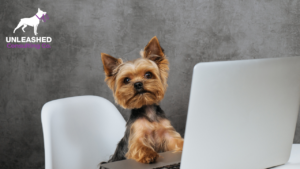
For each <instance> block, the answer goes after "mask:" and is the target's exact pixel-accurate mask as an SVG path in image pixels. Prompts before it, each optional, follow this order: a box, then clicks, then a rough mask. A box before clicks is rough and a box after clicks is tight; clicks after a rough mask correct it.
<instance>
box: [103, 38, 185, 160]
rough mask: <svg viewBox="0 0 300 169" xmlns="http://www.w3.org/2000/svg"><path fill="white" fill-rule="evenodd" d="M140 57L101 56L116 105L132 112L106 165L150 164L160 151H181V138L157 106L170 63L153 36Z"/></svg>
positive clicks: (164, 85) (164, 88) (165, 87)
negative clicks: (112, 163)
mask: <svg viewBox="0 0 300 169" xmlns="http://www.w3.org/2000/svg"><path fill="white" fill-rule="evenodd" d="M140 55H141V58H138V59H136V60H133V61H128V62H123V61H122V59H120V58H119V59H117V58H114V57H112V56H110V55H108V54H105V53H101V59H102V62H103V67H104V72H105V75H106V78H105V81H106V83H107V85H108V87H109V88H110V89H111V90H112V92H113V96H114V99H115V102H116V103H117V104H119V105H120V106H122V107H123V108H125V109H132V110H131V115H130V118H129V120H128V121H127V124H126V131H125V134H124V137H123V138H122V139H121V140H120V142H119V143H118V145H117V148H116V150H115V153H114V154H113V155H112V156H111V158H110V159H109V161H108V162H113V161H119V160H124V159H134V160H136V161H138V162H141V163H153V162H155V160H156V159H157V158H158V157H159V155H158V153H159V152H165V151H182V147H183V138H182V137H181V136H180V134H179V133H178V132H176V131H175V129H174V127H173V126H172V125H171V123H170V121H169V120H168V119H167V118H166V116H165V113H164V112H163V110H162V109H161V108H160V106H159V102H160V101H161V100H162V99H163V98H164V94H165V92H166V89H167V78H168V71H169V62H168V60H167V58H166V56H165V54H164V50H163V48H162V47H161V46H160V44H159V41H158V39H157V38H156V36H155V37H153V38H152V39H151V40H150V41H149V43H148V44H147V46H146V47H145V48H144V50H143V51H141V52H140Z"/></svg>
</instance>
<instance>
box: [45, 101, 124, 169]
mask: <svg viewBox="0 0 300 169" xmlns="http://www.w3.org/2000/svg"><path fill="white" fill-rule="evenodd" d="M42 125H43V133H44V146H45V169H97V168H99V163H100V162H102V161H107V160H108V159H109V156H110V155H112V154H113V153H114V151H115V149H116V146H117V144H118V142H119V141H120V139H121V138H122V137H123V135H124V132H125V125H126V123H125V120H124V118H123V117H122V115H121V114H120V112H119V111H118V109H117V108H116V107H115V106H114V105H113V104H112V103H111V102H109V101H108V100H106V99H104V98H101V97H97V96H77V97H70V98H64V99H58V100H54V101H50V102H48V103H46V104H45V105H44V106H43V108H42Z"/></svg>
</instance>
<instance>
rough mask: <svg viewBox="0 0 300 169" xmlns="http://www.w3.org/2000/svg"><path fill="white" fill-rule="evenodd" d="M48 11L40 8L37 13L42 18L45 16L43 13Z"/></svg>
mask: <svg viewBox="0 0 300 169" xmlns="http://www.w3.org/2000/svg"><path fill="white" fill-rule="evenodd" d="M46 13H47V12H44V11H42V10H41V9H40V8H38V12H37V13H36V15H37V16H38V17H40V18H41V17H43V15H46Z"/></svg>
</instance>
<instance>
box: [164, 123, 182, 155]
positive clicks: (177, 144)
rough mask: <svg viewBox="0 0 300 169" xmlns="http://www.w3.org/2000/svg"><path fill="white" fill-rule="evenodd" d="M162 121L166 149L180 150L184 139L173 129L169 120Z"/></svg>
mask: <svg viewBox="0 0 300 169" xmlns="http://www.w3.org/2000/svg"><path fill="white" fill-rule="evenodd" d="M162 123H163V125H164V127H165V130H164V139H165V140H166V144H167V145H166V149H167V151H175V152H176V151H182V149H183V141H184V140H183V138H182V137H181V135H180V134H179V133H178V132H177V131H176V130H175V129H174V127H173V126H172V125H171V123H170V121H169V120H167V119H165V120H163V121H162Z"/></svg>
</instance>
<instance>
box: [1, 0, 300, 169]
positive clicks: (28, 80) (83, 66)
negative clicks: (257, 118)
mask: <svg viewBox="0 0 300 169" xmlns="http://www.w3.org/2000/svg"><path fill="white" fill-rule="evenodd" d="M38 7H40V8H41V9H42V10H44V11H46V12H47V14H48V16H49V20H48V21H46V22H42V23H41V24H40V25H39V28H38V33H39V36H51V37H52V39H53V42H52V43H51V49H34V48H33V49H8V48H7V47H6V42H5V37H9V36H19V37H20V36H29V37H31V36H34V35H33V28H32V27H27V28H26V29H25V30H26V33H23V32H22V31H21V29H19V30H17V31H16V34H13V29H14V28H15V27H16V25H17V24H18V22H19V20H20V19H21V18H24V17H31V16H33V15H34V14H35V13H36V12H37V8H38ZM154 35H156V36H157V37H158V39H159V40H160V42H161V45H162V47H163V48H164V49H165V51H166V54H167V56H168V57H169V61H170V65H171V67H170V69H171V72H170V77H169V88H168V91H167V93H166V96H165V99H164V100H163V102H162V103H161V105H162V108H163V109H164V110H165V112H166V114H167V116H168V117H169V118H170V119H171V121H172V123H173V125H174V126H175V128H176V129H177V130H178V131H179V132H180V133H181V134H184V128H185V120H186V114H187V106H188V99H189V92H190V82H191V75H192V68H193V66H194V65H195V64H196V63H197V62H207V61H218V60H240V59H254V58H273V57H283V56H299V55H300V1H299V0H284V1H283V0H252V1H247V0H199V1H196V0H195V1H194V0H186V1H179V0H166V1H161V0H156V1H141V0H106V1H100V0H85V1H80V0H51V1H49V0H48V1H47V0H14V1H2V2H1V6H0V51H1V53H0V168H1V169H10V168H11V169H15V168H22V169H33V168H34V169H36V168H44V149H43V147H44V146H43V136H42V127H41V116H40V111H41V108H42V106H43V104H44V103H45V102H47V101H50V100H54V99H58V98H64V97H70V96H77V95H98V96H102V97H104V98H107V99H109V100H110V101H112V102H113V97H112V94H111V91H109V89H108V87H107V86H106V84H105V83H104V73H103V71H102V70H103V69H102V63H101V60H100V53H101V52H104V53H108V54H111V55H112V56H115V57H121V58H123V59H124V60H131V59H135V58H137V57H139V54H138V53H139V51H140V49H142V48H143V47H144V46H145V45H146V43H147V42H148V41H149V40H150V38H152V37H153V36H154ZM118 109H119V110H120V111H121V113H122V115H123V116H124V118H125V119H127V118H128V117H129V111H126V110H123V109H121V108H120V107H118ZM298 121H300V119H298ZM294 142H295V143H300V124H299V122H298V125H297V131H296V135H295V139H294Z"/></svg>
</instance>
